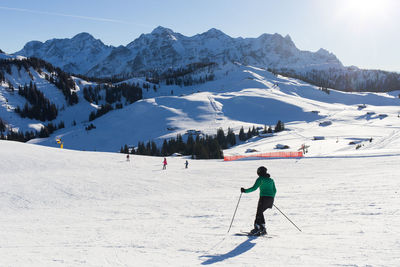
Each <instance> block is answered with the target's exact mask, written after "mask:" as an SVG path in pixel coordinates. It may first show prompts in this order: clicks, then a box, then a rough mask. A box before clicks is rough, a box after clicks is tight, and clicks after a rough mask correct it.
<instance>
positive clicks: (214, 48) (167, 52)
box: [14, 26, 343, 77]
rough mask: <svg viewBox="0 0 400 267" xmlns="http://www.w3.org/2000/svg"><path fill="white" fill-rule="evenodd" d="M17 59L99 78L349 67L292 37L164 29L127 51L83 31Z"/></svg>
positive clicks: (30, 46)
mask: <svg viewBox="0 0 400 267" xmlns="http://www.w3.org/2000/svg"><path fill="white" fill-rule="evenodd" d="M124 48H126V49H124ZM322 51H326V50H322ZM14 54H15V55H23V56H26V57H38V58H41V59H43V60H46V61H48V62H50V63H52V64H53V65H55V66H57V67H60V68H62V69H63V70H64V71H67V72H71V73H77V74H83V75H88V76H95V77H111V76H115V75H126V76H129V75H131V76H133V75H132V74H136V73H140V72H145V71H149V70H153V69H166V68H171V67H172V68H179V67H182V66H185V65H187V64H191V63H195V62H207V61H211V60H212V61H215V63H218V64H226V63H227V62H235V61H237V62H240V63H242V64H249V65H254V66H257V67H263V68H274V69H281V68H294V69H309V68H318V69H326V68H342V67H343V65H342V63H341V62H340V61H339V60H338V59H337V57H336V56H335V55H334V54H333V53H329V52H327V51H326V53H321V52H320V51H317V52H310V51H302V50H299V49H298V48H297V47H296V45H295V44H294V42H293V41H292V39H291V37H290V36H289V35H286V36H285V37H283V36H282V35H280V34H278V33H275V34H267V33H264V34H261V35H260V36H259V37H256V38H242V37H237V38H233V37H230V36H229V35H227V34H225V33H223V32H222V31H221V30H218V29H215V28H211V29H209V30H208V31H206V32H203V33H199V34H196V35H193V36H185V35H182V34H180V33H177V32H174V31H173V30H171V29H169V28H165V27H162V26H158V27H156V28H155V29H153V31H152V32H151V33H147V34H141V35H140V36H139V37H138V38H136V39H135V40H133V41H132V42H130V43H128V44H127V45H126V46H123V45H121V46H118V47H114V46H108V45H105V44H104V43H103V42H102V41H101V40H99V39H96V38H94V37H93V36H92V35H90V34H89V33H85V32H83V33H79V34H77V35H75V36H74V37H72V38H64V39H50V40H47V41H45V42H44V43H42V42H39V41H31V42H28V43H27V44H26V45H25V46H24V47H23V49H21V50H20V51H18V52H16V53H14Z"/></svg>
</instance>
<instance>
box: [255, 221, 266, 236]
mask: <svg viewBox="0 0 400 267" xmlns="http://www.w3.org/2000/svg"><path fill="white" fill-rule="evenodd" d="M266 234H267V229H266V228H265V224H262V225H261V227H260V230H259V231H258V232H257V235H258V236H261V235H266Z"/></svg>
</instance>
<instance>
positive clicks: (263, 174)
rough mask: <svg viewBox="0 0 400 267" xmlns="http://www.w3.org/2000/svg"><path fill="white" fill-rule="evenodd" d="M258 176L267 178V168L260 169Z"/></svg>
mask: <svg viewBox="0 0 400 267" xmlns="http://www.w3.org/2000/svg"><path fill="white" fill-rule="evenodd" d="M257 175H258V176H264V177H266V176H267V168H265V167H264V166H261V167H258V169H257Z"/></svg>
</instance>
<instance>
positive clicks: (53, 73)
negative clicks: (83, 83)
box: [0, 57, 79, 105]
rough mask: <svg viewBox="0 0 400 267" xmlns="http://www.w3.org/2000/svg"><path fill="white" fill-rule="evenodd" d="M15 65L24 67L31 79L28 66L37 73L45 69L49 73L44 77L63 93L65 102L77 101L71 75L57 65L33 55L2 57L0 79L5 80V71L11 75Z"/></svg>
mask: <svg viewBox="0 0 400 267" xmlns="http://www.w3.org/2000/svg"><path fill="white" fill-rule="evenodd" d="M12 66H15V67H16V68H17V70H18V71H21V69H22V68H23V69H25V71H26V72H27V73H28V75H29V76H30V77H31V79H32V80H33V75H32V73H31V72H30V70H29V69H30V68H33V69H34V70H36V71H37V72H38V73H39V74H42V73H43V70H44V69H45V70H47V71H48V72H49V73H50V75H49V74H47V73H46V74H45V79H46V80H47V81H49V82H50V83H52V84H54V85H55V86H56V87H57V88H58V89H59V90H61V92H62V93H63V95H64V97H65V99H66V101H67V103H68V104H69V105H74V104H76V103H78V101H79V99H78V96H77V94H76V92H74V91H72V90H73V89H75V82H74V80H73V79H72V78H71V76H70V75H69V74H68V73H66V72H64V71H62V70H61V69H60V68H58V67H54V66H53V65H52V64H50V63H48V62H46V61H44V60H42V59H38V58H35V57H30V58H26V59H2V60H0V81H5V75H4V74H5V73H8V74H9V75H11V74H12V73H11V67H12Z"/></svg>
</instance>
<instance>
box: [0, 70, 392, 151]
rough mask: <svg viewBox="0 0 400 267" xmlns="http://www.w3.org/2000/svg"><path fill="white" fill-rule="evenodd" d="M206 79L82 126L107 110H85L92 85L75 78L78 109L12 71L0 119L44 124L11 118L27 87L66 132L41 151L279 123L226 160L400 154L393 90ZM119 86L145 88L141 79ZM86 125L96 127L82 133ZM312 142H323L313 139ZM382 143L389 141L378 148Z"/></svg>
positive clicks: (256, 78)
mask: <svg viewBox="0 0 400 267" xmlns="http://www.w3.org/2000/svg"><path fill="white" fill-rule="evenodd" d="M202 71H203V72H201V73H203V74H204V73H207V72H208V70H207V69H206V70H202ZM201 73H200V74H199V75H201ZM213 73H214V75H215V79H214V80H213V81H209V82H206V83H201V84H195V85H191V86H177V85H166V84H165V83H160V84H159V85H157V86H156V90H154V89H153V88H152V86H150V88H149V89H143V97H144V99H143V100H140V101H138V102H135V103H133V104H129V103H125V102H126V101H125V100H123V99H122V100H121V103H124V105H123V108H122V109H115V110H113V111H110V112H109V113H107V114H105V115H103V116H101V117H99V118H97V119H95V120H94V121H92V122H89V114H90V113H91V112H93V111H96V110H97V108H98V107H99V105H101V104H104V103H106V102H105V100H104V95H103V99H102V100H99V101H100V102H99V103H98V104H96V103H89V102H88V101H87V100H86V99H85V98H84V97H83V92H82V91H83V88H84V87H87V86H95V85H96V84H95V83H89V82H86V81H84V80H82V79H79V78H74V81H75V85H74V86H75V87H74V90H73V91H74V92H76V94H77V96H78V99H79V102H78V103H77V104H74V105H69V104H68V103H67V102H66V100H65V98H64V97H63V95H62V92H61V91H60V90H59V89H57V88H56V87H55V86H54V84H52V83H50V82H49V81H48V80H47V79H45V76H46V75H50V73H48V72H46V71H45V70H43V71H41V72H40V73H39V72H38V71H36V70H35V69H30V71H29V73H28V72H26V70H25V69H21V70H18V69H17V67H14V68H12V69H11V74H8V73H5V79H6V80H7V82H3V83H2V84H1V87H0V89H1V90H0V103H1V108H0V118H2V120H3V121H5V122H6V123H8V125H9V126H10V127H12V128H14V129H20V130H21V131H23V132H25V131H31V130H37V131H39V130H40V127H42V126H43V125H44V124H45V122H41V121H38V120H34V119H28V118H21V117H20V116H19V115H18V114H16V113H15V112H14V110H15V108H16V107H17V106H23V105H24V102H25V101H26V100H25V99H24V98H23V97H22V96H20V95H18V93H17V90H18V89H16V88H18V86H20V85H21V86H23V85H24V84H27V83H29V82H30V81H33V82H35V83H36V84H37V87H38V90H39V91H42V92H43V93H44V95H45V96H46V97H48V98H49V99H50V100H51V102H52V103H55V105H56V106H57V107H58V108H59V113H58V116H57V118H56V119H55V120H54V121H53V122H54V123H55V124H58V123H59V122H61V121H62V122H64V124H65V128H63V129H60V130H58V131H56V132H55V133H54V134H52V135H51V136H50V137H49V138H42V139H34V140H31V141H30V142H31V143H36V144H42V145H46V146H53V147H57V146H59V145H58V144H57V143H56V139H57V138H61V139H62V140H63V142H64V147H66V148H71V149H78V150H92V151H109V152H115V151H118V150H119V149H120V148H121V146H123V145H125V144H128V145H129V146H136V145H137V144H138V142H139V141H144V142H147V141H151V140H154V141H155V142H156V143H158V144H159V145H160V144H161V143H162V141H163V140H164V139H165V138H170V137H175V136H176V135H177V134H182V135H183V136H184V137H185V136H187V135H185V134H186V133H187V132H188V131H189V130H198V131H201V132H203V133H206V134H215V133H216V130H217V129H218V128H223V129H224V130H225V131H226V130H227V129H228V127H230V128H231V129H233V130H234V132H235V133H236V134H238V133H239V129H240V128H241V127H242V126H243V127H244V128H245V130H247V129H248V127H252V126H256V127H262V128H263V127H264V126H265V125H267V126H272V127H274V126H275V124H276V123H277V121H278V120H281V121H282V122H284V123H285V126H286V131H284V132H281V133H277V134H274V135H273V136H272V137H266V138H253V139H251V140H248V141H247V142H246V143H242V144H239V145H238V146H236V147H233V148H231V149H228V150H226V151H225V154H226V155H230V154H243V153H245V151H247V150H248V149H255V150H257V151H259V152H271V151H277V150H276V145H277V144H283V145H287V146H289V147H290V150H292V151H297V150H298V149H299V148H300V147H301V145H303V144H305V145H306V146H310V147H309V149H308V153H307V156H322V155H325V156H327V155H330V156H331V155H333V154H338V153H339V154H340V153H343V152H346V153H347V152H348V151H352V153H354V152H356V151H357V153H362V151H365V152H366V153H371V152H373V151H374V153H380V152H379V151H383V150H384V151H392V152H393V153H397V152H396V151H397V150H398V149H399V148H400V139H399V138H398V137H399V122H400V118H399V113H400V100H399V99H398V97H397V96H398V94H399V92H398V91H393V92H391V93H348V92H340V91H335V90H328V91H322V90H320V88H318V87H315V86H313V85H310V84H307V83H304V82H301V81H299V80H295V79H291V78H287V77H283V76H279V75H278V76H275V75H273V74H272V73H270V72H268V71H266V70H264V69H260V68H255V67H251V66H244V65H240V64H226V65H224V66H222V67H221V66H219V67H216V68H215V69H213ZM30 75H32V77H31V76H30ZM125 82H126V83H131V84H137V83H138V84H143V83H148V82H146V81H145V78H144V77H142V78H140V77H139V78H134V79H130V80H127V81H125ZM9 83H11V84H12V85H13V87H14V88H15V89H14V90H15V91H14V92H12V91H10V89H9ZM89 124H93V125H94V126H95V127H96V128H95V129H91V130H88V129H87V126H88V125H89ZM316 136H317V137H319V138H317V139H324V140H315V139H316V138H315V137H316ZM388 137H391V138H390V140H391V142H387V141H382V140H388ZM371 138H372V140H371V142H370V141H369V140H370V139H371ZM378 144H379V145H378ZM356 148H357V149H356ZM377 150H378V151H377Z"/></svg>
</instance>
